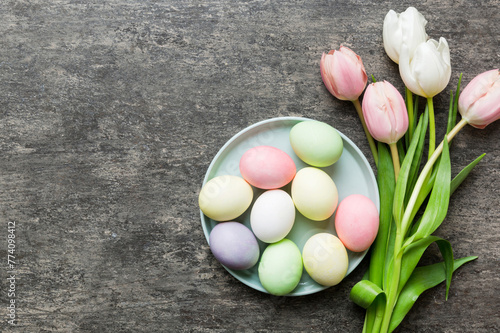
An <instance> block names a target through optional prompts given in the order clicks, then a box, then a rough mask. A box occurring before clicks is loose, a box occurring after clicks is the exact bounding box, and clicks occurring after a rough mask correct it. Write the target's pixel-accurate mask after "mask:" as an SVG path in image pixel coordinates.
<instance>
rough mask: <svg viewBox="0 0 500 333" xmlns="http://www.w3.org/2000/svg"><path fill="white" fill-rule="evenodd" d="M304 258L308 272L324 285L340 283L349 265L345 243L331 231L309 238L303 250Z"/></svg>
mask: <svg viewBox="0 0 500 333" xmlns="http://www.w3.org/2000/svg"><path fill="white" fill-rule="evenodd" d="M302 259H303V261H304V268H305V270H306V272H307V274H309V276H310V277H311V278H312V279H313V280H314V281H316V282H317V283H319V284H321V285H324V286H334V285H336V284H338V283H340V281H342V280H343V279H344V277H345V275H346V274H347V269H348V267H349V258H348V255H347V251H346V249H345V247H344V245H343V244H342V242H341V241H340V240H339V239H338V238H337V237H335V236H334V235H332V234H329V233H319V234H315V235H313V236H312V237H311V238H309V239H308V240H307V242H306V244H305V245H304V248H303V250H302Z"/></svg>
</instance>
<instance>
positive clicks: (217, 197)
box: [198, 175, 253, 221]
mask: <svg viewBox="0 0 500 333" xmlns="http://www.w3.org/2000/svg"><path fill="white" fill-rule="evenodd" d="M252 199H253V190H252V187H251V186H250V185H249V184H248V183H247V182H246V181H245V180H244V179H243V178H241V177H238V176H231V175H225V176H218V177H215V178H212V179H210V180H209V181H208V182H207V183H206V184H205V185H204V186H203V188H202V189H201V191H200V195H199V196H198V204H199V206H200V209H201V211H202V212H203V214H205V215H206V216H208V217H209V218H211V219H212V220H215V221H229V220H233V219H235V218H237V217H238V216H240V215H241V214H243V213H244V212H245V211H246V210H247V208H248V207H249V206H250V204H251V203H252Z"/></svg>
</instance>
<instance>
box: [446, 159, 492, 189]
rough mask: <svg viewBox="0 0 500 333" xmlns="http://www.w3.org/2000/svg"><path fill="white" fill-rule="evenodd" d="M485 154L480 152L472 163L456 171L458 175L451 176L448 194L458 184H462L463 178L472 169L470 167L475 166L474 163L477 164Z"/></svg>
mask: <svg viewBox="0 0 500 333" xmlns="http://www.w3.org/2000/svg"><path fill="white" fill-rule="evenodd" d="M485 155H486V154H482V155H481V156H479V157H478V158H476V159H475V160H474V161H473V162H472V163H470V164H469V165H468V166H466V167H465V168H463V169H462V171H460V172H459V173H458V175H456V176H455V178H453V180H452V181H451V186H450V194H453V192H455V190H456V189H457V188H458V187H459V186H460V184H462V182H463V181H464V180H465V178H467V176H468V175H469V173H470V172H471V171H472V169H473V168H474V167H475V166H476V164H478V163H479V161H481V160H482V159H483V157H484V156H485Z"/></svg>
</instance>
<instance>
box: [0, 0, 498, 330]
mask: <svg viewBox="0 0 500 333" xmlns="http://www.w3.org/2000/svg"><path fill="white" fill-rule="evenodd" d="M411 5H413V6H415V7H417V8H418V9H419V10H420V11H421V12H422V13H423V14H424V16H425V17H426V19H427V20H428V21H429V23H428V25H427V32H428V34H429V35H430V36H431V37H433V38H436V39H437V38H439V37H440V36H443V37H445V38H447V40H448V42H449V44H450V48H451V61H452V66H453V74H452V78H451V81H450V84H449V86H448V88H447V89H446V90H445V91H444V92H443V93H442V94H440V95H439V96H437V97H436V98H435V105H436V109H437V110H439V111H437V116H436V117H437V119H436V121H437V124H438V125H437V127H438V134H437V135H438V137H441V136H442V135H443V134H444V129H443V124H444V123H445V119H446V115H445V113H446V112H445V111H444V110H446V109H447V107H448V96H449V91H450V90H451V89H454V87H455V86H456V84H457V81H458V76H459V74H460V73H463V82H464V84H466V83H468V82H469V81H470V80H471V79H472V78H473V77H474V76H475V75H477V74H479V73H481V72H483V71H486V70H489V69H493V68H498V66H499V50H500V48H499V30H498V29H499V26H498V22H499V20H500V15H499V10H500V2H499V1H497V0H496V1H495V0H492V1H465V0H463V1H456V0H440V1H421V2H410V1H390V2H388V3H384V4H380V3H379V1H364V0H363V1H362V0H357V1H319V0H318V1H316V0H313V1H311V0H307V1H279V2H278V1H264V0H263V1H257V0H256V1H231V0H222V1H183V0H178V1H171V0H169V1H137V0H108V1H82V0H52V1H42V0H31V1H30V0H3V1H1V3H0V154H1V156H0V222H1V223H0V236H1V237H0V239H1V241H0V244H1V245H0V254H1V256H0V258H2V259H1V260H2V263H1V272H0V277H1V286H2V289H1V294H0V303H1V308H0V316H1V318H0V319H1V320H0V331H2V332H170V331H172V332H173V331H191V332H212V331H216V332H232V331H237V332H242V331H258V332H272V331H316V332H360V331H361V327H362V323H363V314H364V312H363V311H362V309H361V308H359V307H357V306H356V305H354V304H353V303H351V302H350V301H349V300H348V295H349V292H350V289H351V287H352V286H353V285H354V284H355V283H356V282H357V281H359V280H360V279H361V276H362V275H363V273H364V271H365V269H366V267H367V262H366V261H364V262H363V263H362V264H361V266H359V267H358V269H356V270H355V271H354V272H353V274H352V275H350V276H349V277H348V278H346V279H345V280H344V281H343V282H342V283H341V284H340V285H338V286H336V287H333V288H329V289H327V290H326V291H323V292H320V293H317V294H313V295H310V296H304V297H295V298H285V297H273V296H269V295H267V294H263V293H260V292H258V291H255V290H253V289H251V288H249V287H247V286H245V285H243V284H242V283H240V282H238V281H237V280H235V279H234V278H233V277H232V276H231V275H230V274H228V273H227V272H226V271H225V270H224V269H223V268H222V266H221V265H220V264H219V263H218V262H217V261H216V260H215V259H214V257H213V256H212V255H211V253H210V250H209V248H208V246H207V243H206V241H205V237H204V235H203V231H202V228H201V225H200V219H199V210H198V205H197V196H198V192H199V190H200V186H201V183H202V180H203V177H204V174H205V171H206V169H207V167H208V165H209V163H210V161H211V160H212V158H213V157H214V155H215V154H216V153H217V151H218V150H219V149H220V148H221V147H222V145H223V144H224V143H225V142H226V141H227V140H228V139H229V138H231V137H232V136H233V135H234V134H236V133H237V132H238V131H240V130H242V129H243V128H245V127H247V126H249V125H251V124H253V123H255V122H258V121H261V120H264V119H267V118H271V117H278V116H305V117H311V118H315V119H317V120H321V121H325V122H327V123H329V124H332V125H333V126H335V127H336V128H338V129H339V130H340V131H342V132H343V133H344V134H346V135H348V136H349V137H350V138H351V139H352V140H353V141H354V142H355V143H356V144H357V145H358V146H359V147H360V149H361V150H362V151H363V152H364V153H365V154H366V155H367V156H369V155H370V151H369V148H368V144H367V143H366V140H365V137H364V134H363V131H362V129H361V125H360V124H359V121H358V118H357V115H356V112H355V111H354V108H353V107H352V105H351V104H350V103H347V102H341V101H339V100H336V99H335V98H333V97H332V96H330V95H329V94H328V92H327V90H326V89H325V88H324V86H323V83H322V81H321V77H320V74H319V60H320V57H321V54H322V52H326V51H328V50H330V49H332V48H338V47H339V45H340V44H341V43H343V44H344V45H346V46H349V47H351V48H352V49H354V50H355V51H356V52H357V53H358V54H359V55H360V56H361V57H362V58H363V60H364V63H365V66H366V69H367V72H368V74H369V75H371V74H373V75H374V76H375V77H376V78H377V79H378V80H382V79H386V80H388V81H390V82H392V83H393V84H394V85H395V86H396V87H398V88H399V89H400V91H403V85H402V83H401V80H400V78H399V74H398V72H397V67H396V66H395V65H394V64H393V63H392V62H391V61H390V59H389V58H388V57H387V56H386V55H385V53H384V50H383V46H382V21H383V18H384V16H385V14H386V13H387V11H388V10H389V9H391V8H392V9H395V10H396V11H397V12H401V11H404V10H405V9H406V8H407V7H408V6H411ZM499 142H500V122H497V123H495V124H493V125H491V126H489V127H487V128H486V129H484V130H476V129H473V128H471V127H467V128H465V129H464V130H463V131H462V132H461V133H460V134H459V135H458V137H457V138H456V139H455V141H454V144H453V147H452V155H451V159H452V174H453V175H455V174H456V173H458V171H459V170H461V168H463V167H464V166H466V165H467V164H468V163H469V162H470V161H472V160H473V159H474V158H476V157H477V156H478V155H480V154H481V153H483V152H484V153H487V155H486V157H485V158H484V159H483V161H482V162H481V163H480V164H479V165H478V166H477V167H476V169H475V170H474V171H473V173H472V174H471V175H470V176H469V178H468V179H467V180H466V182H465V183H464V184H463V185H462V187H461V188H460V189H459V190H458V191H457V192H455V194H454V195H453V198H452V202H451V205H450V208H449V213H448V217H447V218H446V220H445V222H444V223H443V225H442V226H441V227H440V229H438V231H437V232H436V234H437V235H440V236H442V237H445V238H447V239H448V240H450V241H451V243H452V245H453V248H454V251H455V256H456V257H462V256H469V255H478V256H479V259H477V260H476V261H474V262H472V263H469V264H467V265H465V266H463V267H462V268H461V269H460V270H459V271H457V272H456V273H455V275H454V280H453V283H452V287H451V292H450V297H449V300H448V301H445V300H444V286H443V285H439V286H438V287H436V288H434V289H432V290H430V291H428V292H426V293H425V294H423V295H422V296H421V298H420V299H419V300H418V302H417V304H416V306H415V307H414V308H413V309H412V310H411V312H410V314H409V315H408V317H407V318H406V320H405V321H404V322H403V324H402V325H401V326H400V329H399V332H498V331H499V327H500V318H499V312H498V309H499V308H500V300H499V297H500V296H499V295H500V287H499V286H500V278H499V276H500V274H499V273H500V270H499V263H500V262H499V253H500V242H499V240H500V236H499V234H500V223H499V222H500V211H499V209H498V207H499V206H500V195H499V187H500V186H499V185H500V172H499V165H500V150H499V149H498V143H499ZM9 221H15V223H16V236H17V237H16V251H17V252H16V304H17V306H18V308H17V312H16V315H17V318H16V322H17V324H18V326H17V327H12V326H10V325H8V323H7V319H8V317H7V313H8V312H7V304H8V302H9V299H10V298H9V297H8V295H7V287H8V284H7V280H6V278H7V275H8V273H7V270H8V269H7V259H6V258H7V241H6V239H7V230H8V222H9ZM423 260H424V262H425V263H430V262H435V261H438V260H440V255H439V252H438V250H437V249H436V248H432V249H430V250H429V251H428V253H427V254H426V255H425V256H424V259H423Z"/></svg>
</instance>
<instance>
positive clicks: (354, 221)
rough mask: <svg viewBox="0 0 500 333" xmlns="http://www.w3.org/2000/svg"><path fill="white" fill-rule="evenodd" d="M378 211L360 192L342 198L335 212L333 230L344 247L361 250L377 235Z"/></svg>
mask: <svg viewBox="0 0 500 333" xmlns="http://www.w3.org/2000/svg"><path fill="white" fill-rule="evenodd" d="M378 226H379V213H378V210H377V207H376V206H375V204H374V203H373V202H372V201H371V200H370V199H369V198H367V197H365V196H364V195H361V194H352V195H350V196H348V197H346V198H345V199H343V200H342V201H341V202H340V204H339V207H338V208H337V212H336V213H335V230H336V231H337V235H338V236H339V238H340V240H341V241H342V243H344V245H345V247H347V248H348V249H349V250H351V251H353V252H362V251H365V250H366V249H368V248H369V247H370V245H371V244H372V243H373V241H374V240H375V237H377V232H378Z"/></svg>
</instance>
